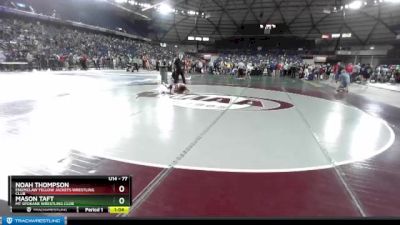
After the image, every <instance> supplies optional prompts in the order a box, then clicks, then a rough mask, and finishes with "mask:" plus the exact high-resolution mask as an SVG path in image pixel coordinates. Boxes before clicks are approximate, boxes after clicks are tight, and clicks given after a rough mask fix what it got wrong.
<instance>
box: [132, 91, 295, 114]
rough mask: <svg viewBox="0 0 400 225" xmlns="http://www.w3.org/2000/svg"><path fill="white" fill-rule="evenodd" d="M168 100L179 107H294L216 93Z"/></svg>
mask: <svg viewBox="0 0 400 225" xmlns="http://www.w3.org/2000/svg"><path fill="white" fill-rule="evenodd" d="M161 96H164V97H165V96H166V95H160V94H158V93H157V92H149V91H147V92H142V93H139V94H138V97H150V98H151V97H161ZM168 96H169V95H168ZM168 100H170V101H171V103H172V104H173V105H174V106H177V107H183V108H191V109H208V110H244V111H272V110H282V109H288V108H291V107H293V105H292V104H290V103H288V102H283V101H279V100H274V99H266V98H253V97H245V96H228V95H216V94H186V95H171V96H169V98H168Z"/></svg>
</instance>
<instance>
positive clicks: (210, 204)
mask: <svg viewBox="0 0 400 225" xmlns="http://www.w3.org/2000/svg"><path fill="white" fill-rule="evenodd" d="M159 83H160V75H159V73H158V72H157V71H154V72H153V71H141V72H139V73H127V72H125V71H122V70H121V71H117V70H116V71H95V70H91V71H63V72H34V73H1V74H0V140H1V141H0V149H1V153H0V154H1V157H0V158H1V164H0V184H1V185H0V202H1V204H0V212H1V213H2V214H3V215H6V214H9V213H8V208H7V206H6V204H5V202H6V201H7V176H8V175H132V177H133V193H132V194H133V196H134V197H133V207H132V209H131V212H130V214H129V215H117V216H130V217H164V216H168V217H203V216H205V217H214V216H218V217H226V216H234V217H242V216H243V217H244V216H246V217H247V216H252V217H258V216H261V217H264V216H271V217H281V216H284V217H286V216H289V217H299V216H301V217H303V216H328V217H335V216H356V217H365V216H397V215H399V214H400V195H399V194H398V190H399V188H400V172H399V171H400V141H399V140H398V139H396V136H397V135H398V134H400V129H399V127H400V126H399V125H400V99H399V96H400V93H399V92H397V91H393V90H383V89H380V88H374V87H368V88H367V87H362V86H357V85H356V86H351V87H350V93H337V92H336V91H335V90H336V84H334V83H331V82H318V81H314V82H307V81H301V80H294V79H290V78H271V77H253V78H252V79H246V80H238V79H235V78H232V77H227V76H212V75H192V76H191V79H190V80H189V81H188V83H189V84H188V88H189V90H190V94H188V95H175V96H170V95H168V94H165V93H164V92H163V91H164V87H163V86H162V85H159Z"/></svg>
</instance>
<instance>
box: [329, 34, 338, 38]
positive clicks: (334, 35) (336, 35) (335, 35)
mask: <svg viewBox="0 0 400 225" xmlns="http://www.w3.org/2000/svg"><path fill="white" fill-rule="evenodd" d="M331 37H332V38H339V37H340V34H332V35H331Z"/></svg>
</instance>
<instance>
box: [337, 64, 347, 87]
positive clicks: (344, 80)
mask: <svg viewBox="0 0 400 225" xmlns="http://www.w3.org/2000/svg"><path fill="white" fill-rule="evenodd" d="M339 81H340V85H339V87H338V89H337V91H345V92H349V84H350V74H348V73H347V72H346V70H345V69H342V70H341V72H340V74H339Z"/></svg>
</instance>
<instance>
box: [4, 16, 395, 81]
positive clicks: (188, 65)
mask: <svg viewBox="0 0 400 225" xmlns="http://www.w3.org/2000/svg"><path fill="white" fill-rule="evenodd" d="M176 50H177V49H175V48H173V47H160V46H159V45H152V44H150V43H147V42H143V41H139V40H133V39H129V38H123V37H119V36H112V35H106V34H102V33H95V32H89V31H84V30H77V29H74V28H72V27H67V26H60V25H58V24H50V23H43V22H40V21H34V22H28V21H25V20H22V19H16V18H12V19H11V18H0V65H1V62H25V63H27V67H28V69H29V70H32V69H37V70H47V69H51V70H71V69H77V68H80V69H87V68H88V67H93V68H96V69H102V68H111V69H126V68H128V69H129V70H131V71H134V70H138V69H139V68H144V69H149V70H150V69H157V70H158V69H159V67H160V65H165V66H167V67H168V70H169V71H172V70H173V67H174V61H175V57H176V56H177V51H176ZM182 63H183V64H184V65H183V68H184V70H185V72H186V73H191V72H197V73H209V74H214V75H219V74H230V75H238V76H245V75H250V76H255V75H266V76H274V77H276V76H279V77H280V76H282V77H285V76H288V77H292V78H300V79H307V80H314V79H329V78H332V77H333V79H336V80H337V79H338V78H337V77H338V74H339V73H340V71H341V70H342V69H345V70H346V72H347V73H348V74H349V75H350V78H351V81H352V82H354V81H355V82H365V81H366V80H370V81H372V82H400V66H399V65H379V66H376V67H372V66H370V65H364V64H363V65H360V64H357V65H352V64H347V65H345V64H341V63H338V64H335V65H330V64H317V65H306V64H305V63H304V61H303V60H302V58H301V57H300V56H299V55H298V54H295V53H292V52H284V51H281V50H280V51H277V50H274V51H272V50H270V51H264V52H256V53H253V54H249V53H245V54H240V53H236V54H234V53H225V54H220V55H219V57H218V58H217V59H215V60H213V61H211V60H205V59H201V58H198V57H196V56H189V55H186V56H185V57H184V58H183V59H182ZM2 68H3V67H2V66H0V70H1V69H2ZM3 69H4V68H3ZM335 77H336V78H335Z"/></svg>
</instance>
